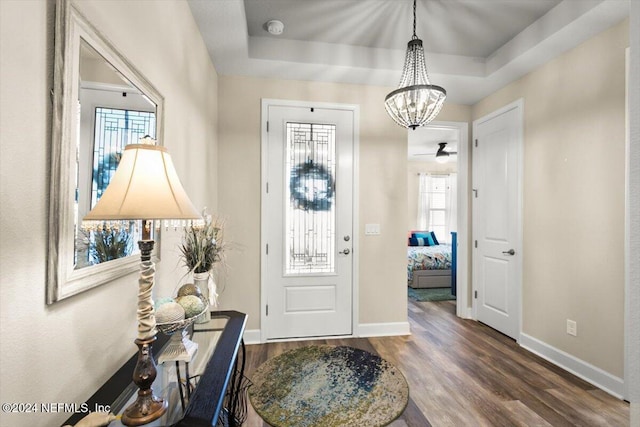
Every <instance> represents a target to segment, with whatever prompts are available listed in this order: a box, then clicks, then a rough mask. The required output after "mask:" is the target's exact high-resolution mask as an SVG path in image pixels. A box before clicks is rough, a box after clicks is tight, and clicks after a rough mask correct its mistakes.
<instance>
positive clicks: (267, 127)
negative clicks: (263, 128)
mask: <svg viewBox="0 0 640 427" xmlns="http://www.w3.org/2000/svg"><path fill="white" fill-rule="evenodd" d="M267 132H269V120H267Z"/></svg>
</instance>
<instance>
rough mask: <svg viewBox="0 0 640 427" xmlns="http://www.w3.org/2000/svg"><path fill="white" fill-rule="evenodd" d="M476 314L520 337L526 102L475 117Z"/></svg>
mask: <svg viewBox="0 0 640 427" xmlns="http://www.w3.org/2000/svg"><path fill="white" fill-rule="evenodd" d="M473 127H474V129H473V133H474V144H473V145H474V147H473V192H474V196H473V218H474V220H473V234H474V252H473V288H474V296H475V300H474V302H475V308H476V318H477V319H478V320H479V321H481V322H483V323H486V324H487V325H489V326H491V327H492V328H494V329H496V330H498V331H500V332H502V333H503V334H505V335H507V336H509V337H511V338H514V339H516V340H517V339H518V338H519V334H520V294H521V277H522V271H521V270H522V251H521V248H522V244H521V232H522V231H521V230H522V209H521V206H522V201H521V186H522V175H521V174H522V167H521V156H522V103H521V102H520V101H519V102H516V103H514V104H511V105H509V106H507V107H505V108H503V109H501V110H499V111H496V112H494V113H492V114H490V115H488V116H486V117H483V118H481V119H479V120H476V121H474V123H473Z"/></svg>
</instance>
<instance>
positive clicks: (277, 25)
mask: <svg viewBox="0 0 640 427" xmlns="http://www.w3.org/2000/svg"><path fill="white" fill-rule="evenodd" d="M266 26H267V31H268V32H269V34H273V35H274V36H279V35H280V34H282V32H283V31H284V24H283V23H282V21H278V20H276V19H272V20H271V21H269V22H267V24H266Z"/></svg>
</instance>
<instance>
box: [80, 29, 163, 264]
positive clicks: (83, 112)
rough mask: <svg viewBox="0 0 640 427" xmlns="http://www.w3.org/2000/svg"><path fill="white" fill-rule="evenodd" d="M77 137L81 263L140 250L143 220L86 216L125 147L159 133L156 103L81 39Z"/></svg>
mask: <svg viewBox="0 0 640 427" xmlns="http://www.w3.org/2000/svg"><path fill="white" fill-rule="evenodd" d="M79 77H80V79H79V80H80V81H79V90H78V112H77V114H78V121H77V123H78V131H77V133H76V135H78V138H77V141H76V165H75V166H76V171H75V178H76V179H75V183H76V192H75V203H74V224H75V239H74V242H75V244H74V247H75V254H74V261H75V267H74V268H75V269H81V268H84V267H88V266H92V265H96V264H100V263H104V262H107V261H112V260H115V259H119V258H124V257H127V256H129V255H132V254H134V253H135V252H137V251H138V248H137V244H136V242H137V241H138V240H140V235H139V234H140V233H139V230H140V221H106V222H99V223H96V222H92V223H90V224H88V223H84V224H83V222H82V218H83V217H84V216H85V215H86V214H87V213H88V212H89V211H90V210H91V209H92V208H93V207H94V206H95V205H96V203H97V202H98V200H100V197H101V196H102V194H103V192H104V191H105V190H106V188H107V186H108V185H109V182H110V181H111V178H112V176H113V174H114V173H115V171H116V168H117V167H118V164H119V162H120V158H121V157H122V152H123V150H124V147H125V146H126V145H128V144H137V143H139V141H140V139H141V138H144V137H145V136H150V137H151V138H153V139H155V138H156V128H157V126H156V105H155V104H154V103H153V102H151V101H150V100H149V98H147V97H146V96H145V95H144V94H143V93H142V92H140V91H139V90H138V89H137V88H136V87H135V86H134V85H133V84H131V82H130V81H129V80H128V79H126V78H125V77H124V76H123V75H122V74H121V73H120V72H118V71H117V70H116V69H115V68H114V67H113V66H112V65H111V64H110V63H109V62H108V61H107V60H106V59H105V58H104V57H102V56H101V55H100V54H99V53H98V52H97V51H96V50H95V49H93V48H92V47H91V46H90V45H89V44H88V43H87V42H86V41H85V40H84V39H80V56H79Z"/></svg>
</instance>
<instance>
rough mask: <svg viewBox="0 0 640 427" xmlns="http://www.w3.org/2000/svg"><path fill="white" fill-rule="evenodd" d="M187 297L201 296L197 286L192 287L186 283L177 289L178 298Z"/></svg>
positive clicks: (191, 284) (192, 285)
mask: <svg viewBox="0 0 640 427" xmlns="http://www.w3.org/2000/svg"><path fill="white" fill-rule="evenodd" d="M187 295H195V296H197V297H199V296H200V295H202V292H200V288H199V287H198V286H197V285H194V284H193V283H187V284H186V285H182V286H181V287H180V289H178V297H184V296H187Z"/></svg>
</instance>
